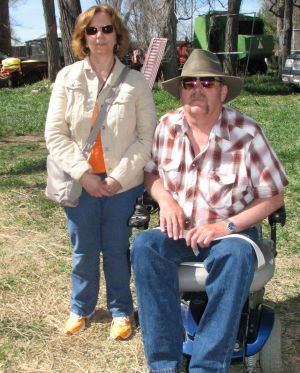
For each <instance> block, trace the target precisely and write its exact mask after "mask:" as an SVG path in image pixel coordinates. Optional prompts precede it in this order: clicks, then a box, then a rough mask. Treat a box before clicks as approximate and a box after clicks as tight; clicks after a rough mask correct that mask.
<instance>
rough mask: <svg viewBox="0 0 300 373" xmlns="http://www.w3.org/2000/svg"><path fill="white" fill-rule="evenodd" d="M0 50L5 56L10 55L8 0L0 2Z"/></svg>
mask: <svg viewBox="0 0 300 373" xmlns="http://www.w3.org/2000/svg"><path fill="white" fill-rule="evenodd" d="M0 49H1V50H2V51H3V52H4V53H6V54H7V55H10V54H11V33H10V22H9V7H8V0H2V1H1V11H0Z"/></svg>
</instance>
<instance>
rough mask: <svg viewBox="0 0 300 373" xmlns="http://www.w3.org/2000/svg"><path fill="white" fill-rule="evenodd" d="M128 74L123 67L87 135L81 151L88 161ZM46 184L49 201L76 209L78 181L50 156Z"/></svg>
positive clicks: (79, 187)
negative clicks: (99, 132)
mask: <svg viewBox="0 0 300 373" xmlns="http://www.w3.org/2000/svg"><path fill="white" fill-rule="evenodd" d="M128 72H129V68H128V67H124V68H123V70H122V72H121V74H120V76H119V78H118V79H117V81H116V83H115V84H114V86H113V87H111V90H110V91H109V94H108V96H107V98H106V99H105V101H104V104H103V106H102V107H101V110H100V112H99V114H98V116H97V119H96V123H95V126H94V127H93V129H92V131H91V132H90V134H89V137H88V139H87V142H86V144H85V146H84V148H83V150H82V154H83V156H84V157H85V158H86V159H88V156H89V153H90V151H91V150H92V148H93V146H94V143H95V140H96V136H97V133H98V131H99V130H100V128H101V125H102V123H103V122H104V120H105V118H106V115H107V113H108V112H109V109H110V108H111V105H112V103H113V101H114V99H115V97H116V96H117V95H118V93H119V91H120V89H121V85H122V83H123V82H124V80H125V78H126V75H127V74H128ZM46 167H47V184H46V190H45V195H46V197H48V198H49V199H50V200H51V201H54V202H56V203H59V204H60V205H62V206H65V207H76V206H77V205H78V202H79V197H80V195H81V193H82V186H81V184H80V183H79V181H77V180H74V179H73V178H72V177H71V176H70V175H69V174H68V173H67V172H65V171H64V170H63V169H62V168H61V167H60V166H59V165H58V164H57V163H56V162H55V160H54V159H53V157H52V155H51V154H49V155H48V156H47V164H46Z"/></svg>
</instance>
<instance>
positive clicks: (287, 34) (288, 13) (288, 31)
mask: <svg viewBox="0 0 300 373" xmlns="http://www.w3.org/2000/svg"><path fill="white" fill-rule="evenodd" d="M292 24H293V0H285V2H284V14H283V33H282V50H281V64H280V65H279V70H280V75H281V71H282V68H283V66H284V63H285V60H286V57H287V55H288V54H290V53H291V42H292Z"/></svg>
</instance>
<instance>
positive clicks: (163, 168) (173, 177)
mask: <svg viewBox="0 0 300 373" xmlns="http://www.w3.org/2000/svg"><path fill="white" fill-rule="evenodd" d="M158 172H159V176H160V178H161V179H162V180H163V182H164V187H165V188H166V189H168V190H170V191H172V192H177V191H178V190H179V189H180V186H181V182H182V171H181V163H180V162H179V161H178V160H165V162H163V163H162V164H161V165H160V166H159V167H158Z"/></svg>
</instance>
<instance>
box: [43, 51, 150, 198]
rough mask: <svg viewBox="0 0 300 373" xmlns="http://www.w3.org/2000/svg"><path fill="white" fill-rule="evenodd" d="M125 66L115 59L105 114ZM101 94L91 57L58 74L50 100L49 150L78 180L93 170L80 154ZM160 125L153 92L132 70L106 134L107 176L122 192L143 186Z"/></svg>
mask: <svg viewBox="0 0 300 373" xmlns="http://www.w3.org/2000/svg"><path fill="white" fill-rule="evenodd" d="M123 66H124V65H123V64H122V63H121V62H120V61H119V60H118V59H117V58H116V63H115V66H114V69H113V71H112V74H111V75H110V77H109V78H108V80H107V82H106V85H105V87H104V89H103V90H102V92H101V93H100V95H99V99H98V100H99V107H100V108H101V104H102V103H103V102H104V99H105V97H106V95H107V93H108V90H109V87H110V86H111V85H113V84H114V83H115V81H116V80H117V78H118V76H119V75H120V73H121V71H122V69H123ZM98 90H99V81H98V78H97V77H96V75H95V73H94V72H93V70H92V68H91V65H90V62H89V58H88V57H87V58H85V59H84V60H82V61H79V62H75V63H74V64H72V65H69V66H66V67H65V68H63V69H62V70H61V71H60V72H59V73H58V74H57V78H56V81H55V84H54V87H53V91H52V95H51V98H50V103H49V108H48V114H47V119H46V129H45V139H46V145H47V148H48V150H49V152H50V154H51V155H52V157H53V158H54V159H55V161H56V162H57V163H58V164H59V165H60V166H61V167H62V168H63V170H64V171H65V172H67V173H69V174H70V175H71V177H73V178H74V179H75V180H79V179H80V177H81V176H82V175H83V174H84V172H86V171H88V170H91V166H90V165H89V163H88V161H87V160H86V159H85V158H84V156H83V155H82V152H81V150H82V149H83V147H84V145H85V144H86V141H87V138H88V136H89V133H90V125H91V123H90V122H91V117H92V112H93V108H94V104H95V101H96V97H97V92H98ZM100 110H101V109H100ZM155 124H156V115H155V107H154V103H153V98H152V94H151V91H150V89H149V86H148V84H147V82H146V80H145V78H144V77H143V75H142V74H141V73H140V72H138V71H135V70H130V72H129V73H128V74H127V77H126V79H125V82H124V84H123V85H122V88H121V91H120V92H119V94H118V97H117V98H116V99H115V100H114V103H113V105H112V107H111V108H110V111H109V113H108V115H107V118H106V120H105V122H104V124H103V126H102V128H101V139H102V147H103V154H104V161H105V166H106V171H107V175H108V176H111V177H113V178H114V179H116V180H117V181H118V182H119V183H120V184H121V186H122V189H121V190H120V192H124V191H126V190H128V189H131V188H133V187H135V186H137V185H139V184H141V183H142V182H143V168H144V166H145V164H146V162H147V161H148V159H149V157H150V150H151V144H152V137H153V132H154V129H155Z"/></svg>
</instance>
